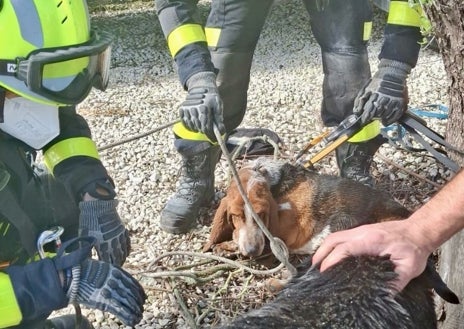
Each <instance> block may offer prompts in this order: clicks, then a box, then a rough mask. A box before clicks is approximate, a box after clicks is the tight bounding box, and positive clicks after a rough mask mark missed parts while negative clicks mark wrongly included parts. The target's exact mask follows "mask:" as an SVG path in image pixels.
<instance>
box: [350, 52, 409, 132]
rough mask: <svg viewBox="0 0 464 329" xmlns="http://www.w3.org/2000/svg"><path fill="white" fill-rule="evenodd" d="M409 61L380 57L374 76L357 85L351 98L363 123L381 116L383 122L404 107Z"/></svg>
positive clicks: (393, 119)
mask: <svg viewBox="0 0 464 329" xmlns="http://www.w3.org/2000/svg"><path fill="white" fill-rule="evenodd" d="M411 68H412V67H411V66H410V65H409V64H405V63H401V62H398V61H392V60H388V59H382V60H380V63H379V68H378V70H377V72H376V73H375V74H374V76H373V77H372V78H371V79H370V80H369V81H368V82H367V84H366V85H365V86H364V87H363V88H362V89H361V91H360V92H359V94H358V96H357V97H356V99H355V102H354V109H353V113H354V114H357V115H360V116H361V122H362V123H363V124H367V123H369V122H371V121H372V120H373V119H381V121H382V124H383V125H384V126H388V125H390V124H392V123H394V122H396V121H397V120H398V119H399V118H400V117H401V116H402V115H403V113H404V111H405V110H406V109H407V102H408V100H407V87H406V78H407V77H408V74H409V73H410V72H411Z"/></svg>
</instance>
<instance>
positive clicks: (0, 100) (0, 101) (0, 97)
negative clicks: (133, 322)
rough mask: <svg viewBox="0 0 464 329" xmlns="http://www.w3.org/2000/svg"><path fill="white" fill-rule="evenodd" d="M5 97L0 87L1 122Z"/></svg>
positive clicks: (4, 91) (3, 90) (0, 121)
mask: <svg viewBox="0 0 464 329" xmlns="http://www.w3.org/2000/svg"><path fill="white" fill-rule="evenodd" d="M0 2H1V0H0ZM5 97H6V90H5V89H4V88H2V87H0V123H3V122H4V121H5V120H4V117H3V106H4V105H5Z"/></svg>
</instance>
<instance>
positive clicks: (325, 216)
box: [204, 157, 459, 303]
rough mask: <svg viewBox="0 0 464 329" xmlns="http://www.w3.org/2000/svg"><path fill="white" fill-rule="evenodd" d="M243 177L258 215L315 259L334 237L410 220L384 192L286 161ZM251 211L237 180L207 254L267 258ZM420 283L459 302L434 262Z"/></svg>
mask: <svg viewBox="0 0 464 329" xmlns="http://www.w3.org/2000/svg"><path fill="white" fill-rule="evenodd" d="M239 177H240V181H241V183H242V185H243V188H244V190H245V193H246V194H247V196H248V198H249V200H250V202H251V205H252V207H253V209H254V211H255V212H256V213H257V214H258V215H259V217H260V219H261V220H262V222H263V223H264V225H265V226H266V227H267V228H268V230H269V231H270V233H271V234H272V235H273V236H274V237H278V238H280V239H281V240H283V242H284V243H285V244H286V246H287V247H288V249H289V252H290V253H299V254H308V255H312V254H313V253H314V251H315V250H316V249H317V248H318V247H319V246H320V244H321V243H322V241H323V240H324V238H325V237H326V236H327V235H328V234H330V233H331V232H334V231H339V230H344V229H348V228H353V227H356V226H359V225H363V224H369V223H376V222H382V221H390V220H397V219H404V218H406V217H408V216H409V215H410V211H408V210H407V209H406V208H405V207H403V206H402V205H400V204H399V203H397V202H396V201H394V200H393V199H392V198H391V197H390V196H389V195H388V194H387V193H385V192H383V191H380V190H376V189H374V188H370V187H368V186H365V185H363V184H361V183H358V182H356V181H352V180H349V179H344V178H340V177H337V176H330V175H321V174H318V173H316V172H314V171H311V170H308V169H306V168H304V167H302V166H298V165H292V164H290V163H288V162H286V161H280V160H273V159H270V158H264V157H261V158H258V159H257V160H256V161H254V162H252V163H250V164H249V165H247V166H244V167H243V168H241V169H240V171H239ZM246 208H247V207H245V203H244V200H243V198H242V197H241V195H240V193H239V191H238V188H237V184H236V183H235V181H233V182H232V183H231V184H230V186H229V188H228V190H227V194H226V196H225V197H224V198H223V199H222V200H221V203H220V205H219V207H218V209H217V211H216V214H215V216H214V219H213V224H212V228H211V233H210V238H209V241H208V243H207V244H206V245H205V246H204V251H209V250H212V249H213V250H214V251H215V252H221V251H223V250H225V251H233V250H234V248H235V249H238V251H239V252H240V253H241V254H243V255H244V256H251V257H256V256H259V255H261V254H262V252H263V250H264V248H265V245H266V238H265V236H264V234H263V232H262V231H261V229H260V228H259V227H258V225H257V224H256V222H255V220H254V219H253V218H252V216H251V214H250V212H249V211H247V210H246ZM385 275H386V274H385ZM421 280H423V281H424V282H427V287H429V288H433V289H435V291H436V292H437V294H438V295H439V296H441V297H442V298H443V299H445V300H446V301H448V302H451V303H459V300H458V297H457V296H456V295H455V294H454V293H453V292H452V291H451V290H450V289H449V288H448V287H447V286H446V284H445V283H444V282H443V280H442V279H441V278H440V276H439V274H438V273H437V272H436V270H435V268H434V265H433V262H432V261H431V260H430V262H429V264H428V266H427V268H426V270H425V271H424V273H423V274H422V278H421ZM281 284H282V283H281V282H280V283H279V285H281ZM275 288H276V289H277V290H278V289H279V288H280V287H279V286H276V287H275ZM328 289H330V288H328Z"/></svg>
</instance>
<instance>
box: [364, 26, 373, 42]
mask: <svg viewBox="0 0 464 329" xmlns="http://www.w3.org/2000/svg"><path fill="white" fill-rule="evenodd" d="M371 34H372V22H364V31H363V41H368V40H369V39H370V38H371Z"/></svg>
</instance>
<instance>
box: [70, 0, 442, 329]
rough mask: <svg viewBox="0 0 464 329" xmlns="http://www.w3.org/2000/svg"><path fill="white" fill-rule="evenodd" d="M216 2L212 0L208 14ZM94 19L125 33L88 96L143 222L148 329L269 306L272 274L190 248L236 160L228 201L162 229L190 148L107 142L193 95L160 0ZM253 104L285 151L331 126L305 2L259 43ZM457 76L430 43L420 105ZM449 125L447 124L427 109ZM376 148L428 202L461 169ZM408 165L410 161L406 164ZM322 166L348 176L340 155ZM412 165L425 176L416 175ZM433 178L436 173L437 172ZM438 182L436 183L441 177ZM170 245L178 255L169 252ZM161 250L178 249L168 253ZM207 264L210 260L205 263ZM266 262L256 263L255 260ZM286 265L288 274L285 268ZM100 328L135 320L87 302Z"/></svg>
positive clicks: (135, 233)
mask: <svg viewBox="0 0 464 329" xmlns="http://www.w3.org/2000/svg"><path fill="white" fill-rule="evenodd" d="M208 4H209V2H208V1H200V6H201V8H202V10H204V13H206V12H207V11H208V9H209V7H208ZM90 5H91V8H92V10H93V23H94V24H95V25H96V26H99V27H103V28H107V29H109V30H111V31H113V32H114V34H115V35H116V37H117V38H116V40H115V43H114V47H113V61H112V72H111V80H110V85H109V88H108V89H107V91H106V92H104V93H102V92H98V91H94V92H92V93H91V95H90V97H89V98H88V99H87V100H86V101H85V102H84V103H82V104H81V105H80V107H79V111H80V113H81V114H82V115H84V116H85V117H86V118H87V119H88V121H89V123H90V125H91V127H92V129H93V135H94V140H95V141H96V142H97V144H98V145H99V147H101V148H105V150H103V151H102V152H101V156H102V160H103V162H104V163H105V165H106V166H107V168H108V170H109V171H110V173H111V174H112V176H113V178H114V180H115V182H116V184H117V189H118V195H119V200H120V204H119V210H120V214H121V216H122V217H123V218H124V219H125V220H126V221H127V225H128V227H129V229H130V231H131V237H132V244H133V252H132V254H131V255H130V257H129V259H128V261H127V262H126V264H125V268H126V269H127V270H128V271H130V272H131V273H134V274H135V275H136V277H137V278H139V279H140V280H141V282H142V283H143V285H144V286H145V288H146V291H147V294H148V296H149V298H148V301H147V303H146V308H145V309H146V311H145V315H144V319H143V320H142V322H141V323H140V324H139V325H138V326H137V327H136V328H194V327H196V328H206V327H209V326H212V325H216V324H219V323H221V322H222V321H226V320H228V319H229V318H231V317H233V316H234V315H236V314H237V313H240V312H244V311H246V310H248V309H250V308H253V307H256V306H257V305H260V304H261V303H262V302H264V301H265V300H267V299H269V298H272V295H271V294H270V293H269V292H268V291H267V290H266V289H265V287H264V284H265V280H266V279H267V278H269V277H270V276H271V275H262V276H259V275H251V274H249V273H248V272H246V271H243V270H230V269H226V270H223V269H218V268H217V265H218V263H208V264H203V263H201V262H203V261H204V259H202V258H200V257H197V256H195V257H194V256H192V255H190V254H187V252H201V249H202V245H203V244H204V243H205V241H206V239H207V236H208V232H209V224H210V223H211V219H212V214H213V213H214V209H215V207H216V206H217V203H218V200H219V199H220V198H221V197H222V196H223V194H224V190H225V187H226V185H227V179H228V166H227V162H226V160H225V159H224V158H222V159H221V162H220V164H219V165H218V167H217V170H216V188H217V193H216V200H215V203H214V204H213V205H212V207H211V209H209V210H206V211H205V212H204V213H203V214H202V217H201V218H200V219H199V225H198V226H197V228H196V229H195V230H194V231H192V232H191V233H189V234H186V235H182V236H173V235H169V234H166V233H164V232H162V231H161V230H160V229H159V228H158V221H159V213H160V211H161V209H162V207H163V205H164V204H165V202H166V201H167V199H168V198H169V196H170V195H171V194H172V193H173V191H174V190H175V185H176V181H177V178H178V174H179V172H178V168H179V165H180V157H179V156H178V155H177V153H176V151H175V149H174V147H173V140H172V134H171V131H170V129H162V130H160V131H158V132H156V133H153V134H151V135H149V136H147V137H144V138H140V139H137V140H135V141H131V142H127V143H124V144H123V145H120V146H114V147H110V148H107V149H106V147H108V146H110V145H111V144H112V143H116V142H120V141H123V140H125V139H127V138H129V137H132V136H135V135H138V134H140V133H143V132H146V131H150V130H152V129H154V128H157V127H161V126H163V125H165V124H167V123H169V122H171V121H172V120H175V119H177V117H176V115H177V110H176V108H177V106H178V104H179V103H180V102H181V101H182V100H183V98H184V97H185V92H184V91H183V90H182V88H181V86H180V84H179V82H178V79H177V75H176V71H175V67H174V65H173V61H172V59H171V57H170V56H169V54H168V51H167V48H166V44H165V40H164V37H163V35H162V32H161V29H160V27H159V23H158V20H157V17H156V12H155V11H154V7H153V2H152V1H149V2H147V1H142V2H137V1H136V2H125V3H124V4H122V2H116V1H114V0H113V1H112V2H111V3H110V2H108V1H107V2H98V3H97V2H96V1H90ZM384 20H385V15H384V14H383V13H381V12H376V16H375V21H374V32H373V37H372V40H371V43H370V46H369V47H370V48H369V49H370V61H371V66H372V68H373V70H374V69H375V67H376V65H377V54H378V52H379V48H380V44H381V38H382V28H383V24H384ZM252 70H253V72H252V78H251V85H250V89H249V106H248V112H247V114H246V117H245V119H244V121H243V124H242V126H243V127H267V128H270V129H272V130H274V131H275V132H277V133H278V134H279V136H280V137H281V138H282V139H283V140H284V143H285V145H286V149H285V151H284V154H286V155H294V154H295V153H296V152H298V150H300V149H301V148H302V147H303V145H305V143H307V142H308V141H309V140H310V139H311V138H312V137H314V136H316V135H318V134H320V133H321V132H322V131H323V127H322V125H321V123H320V120H319V105H320V103H321V84H322V72H321V56H320V51H319V48H318V46H317V44H316V42H315V40H314V38H313V36H312V34H311V31H310V28H309V26H308V21H307V14H306V12H305V10H304V8H303V6H302V4H301V3H300V2H299V1H279V2H278V3H277V4H276V5H275V7H274V9H273V10H272V12H271V15H270V17H269V18H268V20H267V24H266V26H265V29H264V31H263V33H262V36H261V39H260V41H259V44H258V48H257V50H256V55H255V61H254V65H253V69H252ZM446 91H447V80H446V75H445V72H444V69H443V65H442V62H441V59H440V56H439V55H438V54H437V53H435V52H433V51H430V50H423V51H422V52H421V56H420V59H419V64H418V66H417V68H416V69H415V70H414V71H413V73H412V74H411V76H410V79H409V92H410V104H411V105H412V106H413V107H422V106H424V105H427V104H437V103H445V104H446V102H447V95H446ZM427 120H428V121H429V123H430V125H432V126H433V127H435V128H436V129H437V130H439V131H441V132H443V131H444V128H445V124H446V123H445V122H444V121H439V120H436V119H433V120H432V119H427ZM379 153H380V155H379V156H378V157H376V158H375V161H376V166H375V170H374V175H375V177H376V179H377V181H378V186H379V187H380V188H384V189H386V190H388V191H389V192H390V193H391V194H392V195H393V196H394V197H395V198H396V199H397V200H398V201H400V202H401V203H403V204H405V205H406V206H408V207H409V208H411V209H414V208H416V207H417V206H419V205H420V204H421V203H423V202H424V201H425V200H427V198H429V197H430V195H431V194H432V193H433V192H434V191H435V190H436V187H435V186H434V185H433V184H438V185H441V184H442V183H443V182H444V181H445V180H446V179H447V178H448V177H449V175H450V173H449V172H448V171H447V170H445V169H444V168H443V167H442V166H441V165H439V164H437V163H436V162H435V161H434V160H433V159H431V158H430V157H427V156H424V155H419V154H418V153H408V152H404V151H400V150H395V149H393V148H392V147H390V146H383V147H382V148H381V150H380V152H379ZM398 165H400V166H403V167H404V168H405V169H406V171H405V170H400V169H399V168H398V167H397V166H398ZM317 169H318V170H319V171H321V172H324V173H331V174H337V169H336V164H335V160H334V158H333V156H329V157H327V158H326V159H324V160H323V161H321V163H320V164H318V166H317ZM408 171H411V172H414V173H416V174H419V175H420V176H421V177H423V178H416V177H414V176H411V175H410V174H409V173H408ZM426 180H429V182H427V181H426ZM432 183H433V184H432ZM166 252H174V253H178V255H176V256H170V255H169V256H168V255H166V254H165V253H166ZM161 255H166V257H162V258H160V256H161ZM200 263H201V264H200ZM253 266H255V265H253ZM206 269H213V270H215V271H216V272H215V273H216V275H215V278H210V277H208V278H207V279H205V282H203V283H199V282H195V281H192V280H191V279H189V280H187V279H185V277H173V276H167V274H168V273H167V272H166V271H176V273H178V271H181V270H186V271H189V272H190V273H196V274H198V275H200V274H204V273H203V272H199V271H200V270H206ZM281 274H282V273H281V272H278V273H277V274H275V275H276V276H280V275H281ZM84 313H85V314H87V316H88V317H89V318H90V319H92V320H93V321H94V326H95V328H124V326H122V325H120V323H119V322H118V321H117V320H116V319H115V318H114V317H113V316H112V315H109V314H103V313H101V312H99V311H91V310H84Z"/></svg>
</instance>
